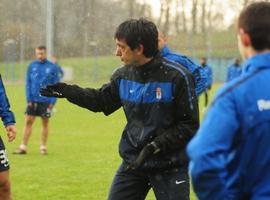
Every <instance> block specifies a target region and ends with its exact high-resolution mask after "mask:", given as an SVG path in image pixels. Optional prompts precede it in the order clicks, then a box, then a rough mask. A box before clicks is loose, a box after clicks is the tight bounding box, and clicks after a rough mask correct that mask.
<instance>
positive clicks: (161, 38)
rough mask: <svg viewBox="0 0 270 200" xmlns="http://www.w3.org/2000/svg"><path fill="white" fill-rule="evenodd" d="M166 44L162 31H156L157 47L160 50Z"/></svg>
mask: <svg viewBox="0 0 270 200" xmlns="http://www.w3.org/2000/svg"><path fill="white" fill-rule="evenodd" d="M166 44H167V38H166V37H165V35H164V34H163V33H162V32H160V31H159V32H158V49H159V50H161V49H163V47H164V46H165V45H166Z"/></svg>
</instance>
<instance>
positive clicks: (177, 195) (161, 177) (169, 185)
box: [108, 164, 189, 200]
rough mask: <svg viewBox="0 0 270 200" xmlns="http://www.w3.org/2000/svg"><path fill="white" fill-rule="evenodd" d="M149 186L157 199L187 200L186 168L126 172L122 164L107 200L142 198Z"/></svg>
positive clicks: (187, 179)
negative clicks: (152, 171) (149, 171)
mask: <svg viewBox="0 0 270 200" xmlns="http://www.w3.org/2000/svg"><path fill="white" fill-rule="evenodd" d="M151 188H152V189H153V191H154V194H155V196H156V199H157V200H189V177H188V170H187V168H186V167H185V168H177V169H176V168H174V169H170V170H167V171H162V172H156V173H146V172H143V171H139V170H136V171H129V172H126V171H125V166H124V165H123V164H122V165H121V166H120V167H119V169H118V171H117V173H116V175H115V177H114V180H113V183H112V185H111V189H110V193H109V197H108V200H144V199H145V197H146V195H147V193H148V191H149V190H150V189H151Z"/></svg>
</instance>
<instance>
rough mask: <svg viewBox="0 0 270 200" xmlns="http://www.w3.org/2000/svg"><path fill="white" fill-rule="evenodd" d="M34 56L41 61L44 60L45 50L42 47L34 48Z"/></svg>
mask: <svg viewBox="0 0 270 200" xmlns="http://www.w3.org/2000/svg"><path fill="white" fill-rule="evenodd" d="M35 52H36V58H37V59H38V60H39V61H41V62H43V61H44V60H46V56H47V55H46V51H45V50H44V49H36V51H35Z"/></svg>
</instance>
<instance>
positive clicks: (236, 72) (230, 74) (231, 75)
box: [227, 64, 242, 82]
mask: <svg viewBox="0 0 270 200" xmlns="http://www.w3.org/2000/svg"><path fill="white" fill-rule="evenodd" d="M241 73H242V69H241V66H240V65H236V64H233V65H231V66H229V67H228V71H227V82H229V81H231V80H233V79H235V78H237V77H238V76H240V75H241Z"/></svg>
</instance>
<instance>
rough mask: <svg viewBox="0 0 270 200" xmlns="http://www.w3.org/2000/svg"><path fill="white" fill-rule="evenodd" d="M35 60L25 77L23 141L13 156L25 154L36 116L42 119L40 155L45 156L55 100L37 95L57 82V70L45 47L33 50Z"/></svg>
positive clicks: (58, 71)
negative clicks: (42, 89)
mask: <svg viewBox="0 0 270 200" xmlns="http://www.w3.org/2000/svg"><path fill="white" fill-rule="evenodd" d="M35 53H36V58H37V60H35V61H33V62H32V63H31V64H30V65H29V67H28V70H27V75H26V98H27V99H26V100H27V108H26V117H25V126H24V130H23V140H22V144H21V145H20V146H19V148H18V149H17V150H16V151H15V152H14V153H15V154H26V152H27V144H28V141H29V138H30V135H31V132H32V125H33V123H34V121H35V118H36V117H37V116H39V117H41V119H42V130H41V144H40V153H41V154H42V155H45V154H47V148H46V143H47V139H48V126H49V118H50V117H51V113H52V109H53V106H54V104H55V102H56V98H53V97H50V98H48V97H44V96H41V95H40V93H39V90H40V88H42V87H46V86H47V85H50V84H54V83H57V82H58V81H59V78H60V76H59V73H60V70H59V68H58V67H57V66H56V65H55V64H53V63H51V62H50V61H48V60H47V58H46V47H45V46H39V47H37V48H36V49H35Z"/></svg>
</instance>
